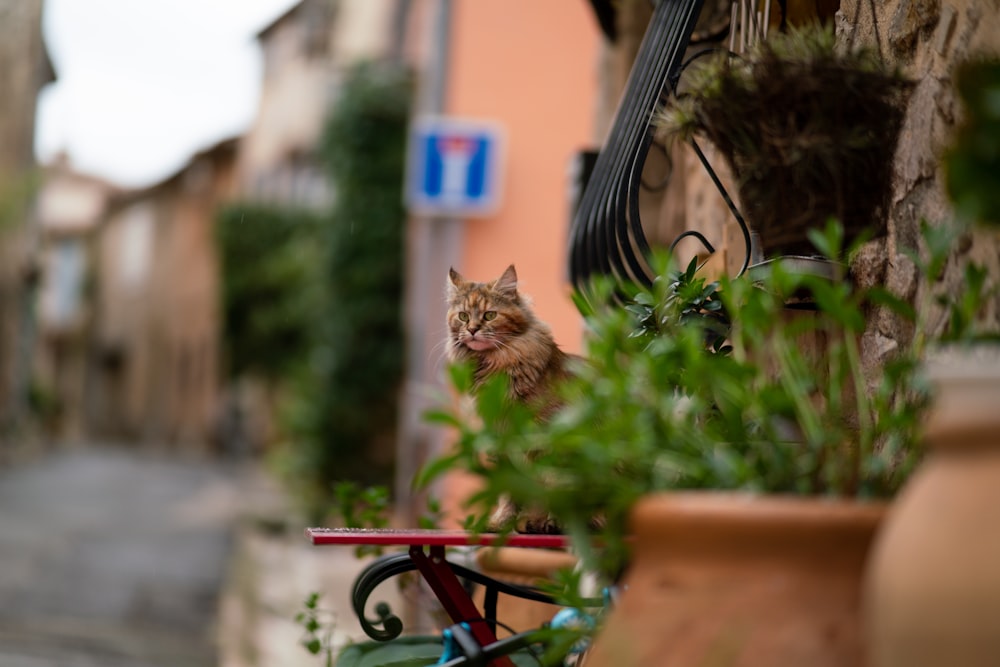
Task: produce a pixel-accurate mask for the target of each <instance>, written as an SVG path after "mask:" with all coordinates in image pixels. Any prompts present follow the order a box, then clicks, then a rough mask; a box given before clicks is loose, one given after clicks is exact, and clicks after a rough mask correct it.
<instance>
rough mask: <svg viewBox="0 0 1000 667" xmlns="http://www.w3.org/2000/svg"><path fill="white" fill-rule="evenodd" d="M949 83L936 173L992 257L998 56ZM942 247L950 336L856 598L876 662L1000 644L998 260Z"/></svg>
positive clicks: (995, 244) (990, 649) (993, 648)
mask: <svg viewBox="0 0 1000 667" xmlns="http://www.w3.org/2000/svg"><path fill="white" fill-rule="evenodd" d="M957 84H958V92H959V95H960V97H961V99H962V101H963V103H964V111H965V117H964V122H963V123H962V124H961V125H960V127H959V128H958V131H957V133H956V136H955V139H954V143H953V145H952V147H951V149H950V150H949V151H948V153H947V155H946V157H945V161H944V167H945V176H946V184H947V189H948V192H949V194H950V195H951V198H952V200H953V202H954V205H955V212H956V216H957V220H956V224H955V227H956V228H957V229H958V231H959V233H961V234H963V235H965V237H966V241H967V243H965V244H963V246H962V247H963V248H965V249H971V248H976V249H978V250H979V252H980V254H979V256H980V257H981V258H982V257H985V258H987V261H988V258H989V254H990V253H989V249H991V248H992V251H993V255H994V257H996V251H997V249H998V248H1000V235H998V231H1000V226H998V225H1000V195H998V193H1000V181H998V176H997V175H998V174H1000V108H998V106H997V102H996V101H997V99H1000V61H997V60H992V61H974V62H970V63H967V64H965V65H964V66H963V67H962V68H960V69H959V72H958V77H957ZM984 250H986V252H983V251H984ZM966 251H967V250H966ZM946 257H947V261H941V262H939V263H937V264H936V265H934V266H933V267H932V269H933V271H934V275H939V274H945V273H946V271H947V272H951V273H953V274H954V275H955V276H956V277H960V278H961V279H962V280H963V282H964V284H965V285H966V286H968V288H969V292H968V297H967V298H966V299H964V300H963V301H962V302H961V303H960V306H961V307H960V308H957V309H954V310H953V311H952V314H951V317H950V318H949V320H950V322H951V323H952V325H953V326H952V332H951V335H950V336H949V337H948V341H947V342H948V343H949V345H947V346H937V347H935V348H934V350H933V352H934V354H933V355H932V356H931V357H930V358H929V359H928V361H927V367H928V374H929V376H930V379H931V381H932V382H933V384H934V387H935V390H936V393H937V398H936V400H935V405H934V408H933V409H932V410H931V412H930V418H929V420H928V424H927V429H926V439H927V444H928V449H929V452H928V456H927V459H926V460H925V461H924V462H923V463H922V464H921V466H920V468H919V469H918V471H917V473H916V474H915V475H914V476H913V478H912V479H911V480H910V481H909V482H908V483H907V485H906V486H905V488H904V489H903V492H902V493H901V494H900V497H899V499H898V501H897V502H896V503H895V505H894V507H893V510H892V513H891V514H890V516H889V517H888V520H887V522H886V525H885V528H884V530H883V531H882V534H881V535H880V536H879V540H878V543H877V546H876V548H875V550H874V552H873V557H872V559H871V565H870V570H869V572H868V578H867V584H866V595H865V607H866V614H867V625H868V630H869V635H870V636H871V660H870V663H871V664H872V665H873V666H875V667H888V666H894V665H900V666H901V665H906V666H907V667H911V666H914V665H916V666H919V665H937V664H955V665H959V664H961V665H970V666H976V665H990V664H994V663H995V662H996V659H997V655H1000V635H998V633H997V632H996V623H995V619H996V618H997V617H998V616H1000V570H998V568H997V563H998V562H1000V528H998V525H1000V524H998V523H997V520H996V516H995V514H994V508H996V507H998V506H1000V411H998V408H1000V345H998V342H1000V335H998V333H997V330H996V317H997V316H996V314H995V310H994V314H993V322H992V326H990V325H989V324H988V323H987V324H986V328H985V329H984V322H983V320H984V319H986V317H988V315H989V313H988V310H989V309H988V308H986V307H985V306H989V305H990V304H991V303H992V304H994V305H993V308H994V309H995V304H996V298H997V292H998V288H997V276H996V275H995V272H996V270H997V268H996V265H995V263H994V265H993V271H994V275H993V276H992V277H991V276H990V275H989V271H988V270H987V269H988V267H987V265H986V264H982V265H980V264H977V263H975V262H973V261H970V259H969V258H966V257H963V252H962V251H959V252H956V253H953V254H951V255H948V256H946ZM994 262H995V260H994ZM934 296H935V295H934V294H933V293H931V294H929V299H930V300H932V301H933V298H934Z"/></svg>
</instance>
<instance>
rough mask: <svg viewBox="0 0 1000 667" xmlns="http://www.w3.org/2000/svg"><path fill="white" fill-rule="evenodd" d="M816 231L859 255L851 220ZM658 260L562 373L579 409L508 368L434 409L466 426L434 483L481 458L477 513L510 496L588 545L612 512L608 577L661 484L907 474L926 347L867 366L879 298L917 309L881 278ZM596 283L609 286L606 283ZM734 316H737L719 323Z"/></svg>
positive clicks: (856, 493)
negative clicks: (519, 397) (528, 390)
mask: <svg viewBox="0 0 1000 667" xmlns="http://www.w3.org/2000/svg"><path fill="white" fill-rule="evenodd" d="M815 237H816V241H817V245H818V246H819V247H821V248H823V249H824V250H825V251H826V252H828V253H830V254H831V259H837V260H840V259H845V258H847V257H849V255H850V252H851V249H849V248H844V247H842V243H843V238H844V234H843V230H842V229H841V228H840V227H839V226H836V225H832V226H830V227H829V228H828V229H827V230H825V231H824V232H822V233H817V234H815ZM660 273H661V275H664V276H667V278H666V279H664V280H660V281H657V282H656V283H655V284H654V286H653V289H652V290H648V291H644V290H638V291H637V292H636V305H635V306H633V307H629V308H621V307H620V306H617V305H615V306H608V307H597V308H595V309H594V310H593V312H592V313H591V315H590V316H589V318H588V329H589V332H588V336H587V353H586V358H587V363H586V364H584V365H582V366H581V368H580V369H579V372H578V374H577V377H576V378H574V379H573V380H571V381H569V382H567V383H566V385H565V386H564V387H563V392H564V397H565V404H566V407H565V408H564V409H562V410H561V411H560V412H558V413H557V414H556V415H555V416H554V418H553V419H552V420H551V421H549V422H547V423H544V424H539V423H538V422H536V420H535V419H534V418H533V417H532V415H531V414H530V413H528V412H527V411H526V410H522V409H520V408H519V407H518V406H512V405H511V404H509V402H507V401H506V400H505V396H506V394H505V391H504V387H503V381H502V379H499V380H497V381H495V382H494V383H493V384H492V385H487V386H486V387H484V388H483V389H481V390H480V391H479V392H478V394H477V406H478V408H477V409H478V415H477V420H476V421H475V422H473V421H470V420H467V419H464V418H463V417H462V416H461V415H460V414H458V413H457V412H455V411H453V410H449V409H444V410H438V411H435V412H434V413H432V414H430V415H428V417H429V418H430V419H432V420H435V421H437V422H439V423H445V424H449V425H451V426H452V427H454V428H455V429H456V430H457V431H458V440H457V443H456V446H455V448H454V450H453V451H452V452H450V453H449V454H448V455H447V456H445V457H443V458H441V459H439V460H437V461H435V462H432V463H431V464H430V465H429V466H428V467H427V468H426V469H425V471H424V475H423V477H422V478H421V480H420V481H421V482H422V483H427V482H428V481H429V480H430V479H433V478H434V477H436V476H437V475H439V474H441V473H442V472H443V471H445V470H448V469H451V468H454V467H459V468H463V469H465V470H468V471H471V472H472V473H473V474H475V475H477V476H478V477H480V479H481V482H482V486H481V491H480V492H479V493H478V495H476V496H475V497H474V498H472V500H471V506H470V508H471V510H472V514H471V515H472V517H473V522H472V524H471V525H473V526H481V525H482V523H481V521H482V518H483V517H484V516H485V515H486V514H488V512H489V509H490V508H491V507H492V506H493V504H494V503H495V502H496V501H497V499H498V498H499V497H500V496H501V494H509V495H510V496H511V497H512V498H513V499H514V500H515V501H516V502H518V503H519V504H521V505H523V506H534V507H541V508H544V509H545V510H547V511H549V512H551V513H552V514H553V515H555V516H556V517H557V518H558V520H559V521H560V523H561V525H562V526H563V528H564V529H565V530H566V531H568V532H569V533H570V534H572V535H574V536H575V537H576V540H575V541H576V543H577V545H578V547H580V548H581V549H582V550H583V552H584V554H585V556H587V557H590V558H594V557H596V555H595V554H590V555H588V554H587V545H589V544H590V542H591V540H590V537H591V535H590V533H591V524H592V518H593V517H594V516H598V515H600V516H603V517H604V518H605V527H604V529H603V531H602V535H601V537H602V540H603V543H604V548H602V550H601V553H600V558H602V560H601V561H599V562H598V561H596V560H594V561H592V564H594V563H596V564H597V565H598V568H599V569H601V570H602V571H604V572H605V573H608V574H613V573H615V572H617V571H618V569H619V568H620V567H621V566H622V563H623V562H624V559H625V553H626V550H625V543H624V538H625V518H626V515H627V513H628V511H629V510H630V508H631V507H632V505H633V504H634V503H635V501H636V500H637V499H638V498H639V497H640V496H642V495H644V494H647V493H650V492H655V491H659V490H670V489H728V490H744V491H751V492H762V493H763V492H768V493H789V494H800V495H801V494H808V495H836V496H850V497H859V498H870V497H884V496H889V495H891V494H892V493H894V492H895V490H896V489H898V488H899V486H900V485H901V483H902V482H903V480H905V479H906V477H907V475H908V473H909V471H910V470H911V469H912V468H913V466H914V465H915V463H916V461H917V460H918V459H919V456H920V449H919V447H918V446H917V445H916V444H915V443H918V442H919V438H918V437H917V433H918V429H919V426H920V417H921V415H922V413H923V409H924V407H925V406H926V404H927V400H928V393H927V391H926V387H925V386H924V384H923V383H922V381H921V379H920V375H919V363H918V361H919V355H920V350H919V349H916V348H910V349H905V350H901V351H899V352H898V353H897V354H895V355H894V356H893V357H892V358H890V359H888V360H887V361H886V362H885V363H884V365H883V367H882V368H880V369H879V370H878V372H876V373H872V374H870V375H866V373H865V371H864V369H863V367H862V362H861V355H860V349H859V345H860V338H861V335H862V334H863V333H864V329H865V323H866V321H867V318H866V314H867V313H868V312H869V310H870V309H872V308H876V307H880V308H890V309H892V310H893V311H894V312H897V313H899V314H900V315H901V316H906V317H912V316H913V315H914V313H913V309H912V308H909V307H907V306H906V304H904V303H902V302H901V301H900V300H899V299H897V298H896V297H894V296H893V295H891V294H889V293H888V292H886V291H884V290H882V289H878V288H876V289H868V290H863V289H856V288H852V286H851V284H850V282H849V281H846V280H833V281H831V280H828V279H824V278H819V277H816V276H811V275H802V274H794V273H790V272H787V271H784V270H782V268H781V265H780V264H779V265H777V266H776V267H775V268H774V269H773V270H772V271H771V272H770V273H769V274H768V275H766V276H762V277H759V278H756V277H751V276H749V275H746V276H743V277H741V278H737V279H732V280H730V279H724V280H721V281H720V282H719V283H718V285H714V284H711V285H706V284H704V282H703V281H700V280H698V279H694V273H693V271H692V267H690V266H689V267H688V269H687V270H685V271H676V270H674V269H672V268H670V266H669V264H666V265H663V266H662V267H661V271H660ZM594 293H595V294H598V295H599V294H602V293H603V294H604V295H605V296H606V297H608V299H607V301H608V302H610V301H611V299H610V295H611V287H610V286H608V285H604V286H598V287H596V288H595V290H594ZM791 294H796V295H800V296H801V295H808V296H809V300H810V301H811V303H813V304H814V307H815V310H812V311H806V312H799V311H790V310H789V309H788V308H787V307H786V297H787V295H791ZM592 302H595V301H593V300H592ZM596 302H600V300H599V299H598V300H597V301H596ZM715 303H718V304H720V305H718V306H715V305H709V304H715ZM723 314H728V318H731V320H732V321H731V328H728V329H724V328H723V327H722V326H721V325H722V324H723V323H724V322H728V318H727V317H725V316H724V315H723ZM706 315H707V316H709V317H708V319H707V320H706V318H705V316H706ZM706 322H707V324H708V325H710V326H708V327H707V328H706ZM706 330H708V331H711V332H712V333H713V336H716V337H718V336H719V335H721V334H720V333H719V332H721V331H723V330H728V332H729V333H728V336H727V338H726V341H727V344H726V345H719V344H717V342H713V341H715V338H712V339H711V340H710V341H709V342H710V344H706ZM451 377H452V382H453V384H454V387H455V389H457V390H458V391H460V392H465V391H469V390H470V389H471V382H470V376H469V373H468V371H467V370H466V369H461V368H457V369H453V371H452V376H451Z"/></svg>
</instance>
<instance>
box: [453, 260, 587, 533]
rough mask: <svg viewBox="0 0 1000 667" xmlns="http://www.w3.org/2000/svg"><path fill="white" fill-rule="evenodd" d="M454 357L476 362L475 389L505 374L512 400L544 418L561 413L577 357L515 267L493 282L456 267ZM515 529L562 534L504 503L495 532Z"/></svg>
mask: <svg viewBox="0 0 1000 667" xmlns="http://www.w3.org/2000/svg"><path fill="white" fill-rule="evenodd" d="M447 300H448V315H447V322H448V358H449V360H450V361H452V362H461V361H465V362H470V361H471V362H472V364H473V367H474V373H475V374H474V388H475V387H476V386H478V385H481V384H482V383H483V382H485V381H486V380H487V379H489V378H491V377H493V376H495V375H497V374H501V373H502V374H505V375H506V376H507V377H508V379H509V392H510V399H511V400H514V401H519V402H521V403H523V404H525V405H527V406H529V407H530V408H531V409H532V410H533V411H534V413H535V415H536V417H537V418H538V419H540V420H545V419H548V418H549V417H551V416H552V414H553V413H554V412H555V411H556V410H558V409H559V407H560V403H559V399H558V395H557V393H556V391H555V389H556V386H557V384H558V383H559V382H560V381H561V380H563V379H565V378H567V377H569V376H571V375H572V370H571V368H570V366H571V364H572V361H571V360H572V359H573V358H574V357H573V356H572V355H569V354H566V353H565V352H563V351H562V350H560V349H559V346H558V345H556V342H555V340H554V339H553V337H552V331H551V330H550V329H549V327H548V325H546V324H545V323H544V322H542V321H541V320H539V319H538V318H537V317H535V314H534V312H533V311H532V309H531V305H530V303H529V301H528V299H527V298H526V297H525V296H524V295H522V294H521V293H520V292H519V291H518V289H517V272H516V271H515V269H514V265H513V264H512V265H510V266H509V267H507V270H506V271H504V272H503V274H502V275H501V276H500V277H499V278H497V279H496V280H492V281H489V282H473V281H469V280H466V279H465V278H463V277H462V276H461V275H459V273H458V272H457V271H455V270H454V269H450V270H449V272H448V284H447ZM511 525H514V526H515V527H516V528H517V530H519V531H521V532H533V533H538V532H542V533H547V532H557V531H558V526H557V525H556V524H555V522H554V521H553V520H551V518H550V517H548V516H547V515H544V514H540V513H536V512H531V511H526V512H522V511H521V510H520V509H519V508H518V507H516V506H515V505H514V504H513V503H512V502H510V501H509V500H508V499H502V500H501V502H500V504H499V505H498V507H497V509H496V511H495V512H494V513H493V515H492V516H491V517H490V521H489V526H488V527H489V529H490V530H500V529H503V528H505V527H509V526H511Z"/></svg>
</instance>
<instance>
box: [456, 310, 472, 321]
mask: <svg viewBox="0 0 1000 667" xmlns="http://www.w3.org/2000/svg"><path fill="white" fill-rule="evenodd" d="M458 319H460V320H462V321H463V322H468V321H469V314H468V313H467V312H465V311H464V310H463V311H462V312H461V313H459V314H458Z"/></svg>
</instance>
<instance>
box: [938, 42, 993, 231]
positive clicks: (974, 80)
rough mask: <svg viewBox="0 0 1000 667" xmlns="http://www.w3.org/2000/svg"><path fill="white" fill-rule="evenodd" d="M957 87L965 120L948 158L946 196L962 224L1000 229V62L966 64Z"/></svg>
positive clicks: (959, 72) (979, 61) (975, 61)
mask: <svg viewBox="0 0 1000 667" xmlns="http://www.w3.org/2000/svg"><path fill="white" fill-rule="evenodd" d="M957 86H958V92H959V95H960V97H961V99H962V102H963V103H964V107H965V119H964V121H963V122H962V123H961V125H960V126H959V128H958V132H957V133H956V136H955V141H954V143H953V144H952V146H951V148H950V149H949V151H948V154H947V156H946V158H945V167H946V169H945V176H946V183H947V187H948V193H949V194H950V195H951V199H952V201H953V202H954V203H955V208H956V211H957V213H958V215H959V217H960V218H961V219H962V220H963V221H965V222H967V223H972V224H986V225H993V226H1000V188H998V187H997V182H996V174H997V168H998V166H1000V60H997V59H995V58H994V59H992V60H974V61H970V62H967V63H964V64H963V65H962V67H961V68H959V71H958V75H957Z"/></svg>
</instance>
